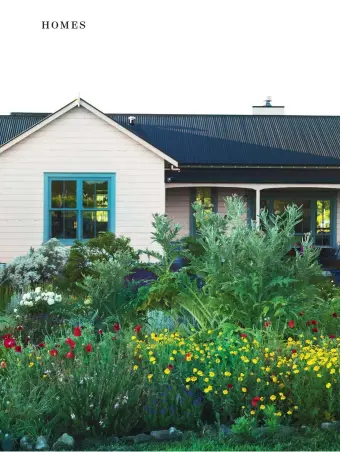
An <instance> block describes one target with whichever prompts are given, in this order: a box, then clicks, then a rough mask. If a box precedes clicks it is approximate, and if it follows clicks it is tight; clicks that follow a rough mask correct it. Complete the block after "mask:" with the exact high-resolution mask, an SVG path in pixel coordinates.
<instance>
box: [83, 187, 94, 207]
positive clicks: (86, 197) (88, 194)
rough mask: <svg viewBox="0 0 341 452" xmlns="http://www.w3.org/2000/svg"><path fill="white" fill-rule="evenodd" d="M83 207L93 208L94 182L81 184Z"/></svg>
mask: <svg viewBox="0 0 341 452" xmlns="http://www.w3.org/2000/svg"><path fill="white" fill-rule="evenodd" d="M83 207H95V182H91V181H84V182H83Z"/></svg>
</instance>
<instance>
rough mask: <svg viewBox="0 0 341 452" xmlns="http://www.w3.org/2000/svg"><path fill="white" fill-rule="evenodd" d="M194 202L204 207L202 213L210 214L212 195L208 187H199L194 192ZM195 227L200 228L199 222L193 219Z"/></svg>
mask: <svg viewBox="0 0 341 452" xmlns="http://www.w3.org/2000/svg"><path fill="white" fill-rule="evenodd" d="M195 200H196V201H197V202H200V203H201V204H203V206H204V212H212V210H213V204H212V195H211V189H210V188H209V187H200V188H197V190H196V197H195ZM195 226H196V228H197V229H199V228H200V222H199V221H198V220H197V218H196V219H195Z"/></svg>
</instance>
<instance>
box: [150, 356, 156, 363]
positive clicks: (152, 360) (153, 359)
mask: <svg viewBox="0 0 341 452" xmlns="http://www.w3.org/2000/svg"><path fill="white" fill-rule="evenodd" d="M149 361H150V362H151V363H153V364H154V363H155V361H156V358H155V357H154V356H152V357H151V358H149Z"/></svg>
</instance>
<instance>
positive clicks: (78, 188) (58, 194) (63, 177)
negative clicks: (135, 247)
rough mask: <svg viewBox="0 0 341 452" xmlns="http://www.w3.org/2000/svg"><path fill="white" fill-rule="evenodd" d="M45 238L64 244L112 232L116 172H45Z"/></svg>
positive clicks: (113, 228)
mask: <svg viewBox="0 0 341 452" xmlns="http://www.w3.org/2000/svg"><path fill="white" fill-rule="evenodd" d="M44 176H45V179H44V200H45V201H44V240H45V241H47V240H49V239H50V238H57V239H58V240H61V241H62V242H64V243H70V244H71V243H73V242H74V240H88V239H91V238H94V237H98V235H99V234H100V233H102V232H107V231H110V232H115V185H116V184H115V182H116V181H115V174H113V173H112V174H103V173H45V175H44Z"/></svg>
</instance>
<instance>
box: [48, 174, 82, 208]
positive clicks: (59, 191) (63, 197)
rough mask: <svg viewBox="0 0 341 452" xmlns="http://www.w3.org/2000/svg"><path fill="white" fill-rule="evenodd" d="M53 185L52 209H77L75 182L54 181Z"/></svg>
mask: <svg viewBox="0 0 341 452" xmlns="http://www.w3.org/2000/svg"><path fill="white" fill-rule="evenodd" d="M51 185H52V187H51V188H52V190H51V191H52V200H51V205H52V207H55V208H58V209H63V208H69V209H72V208H75V207H76V203H77V198H76V181H75V180H65V181H64V180H53V181H52V184H51Z"/></svg>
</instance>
